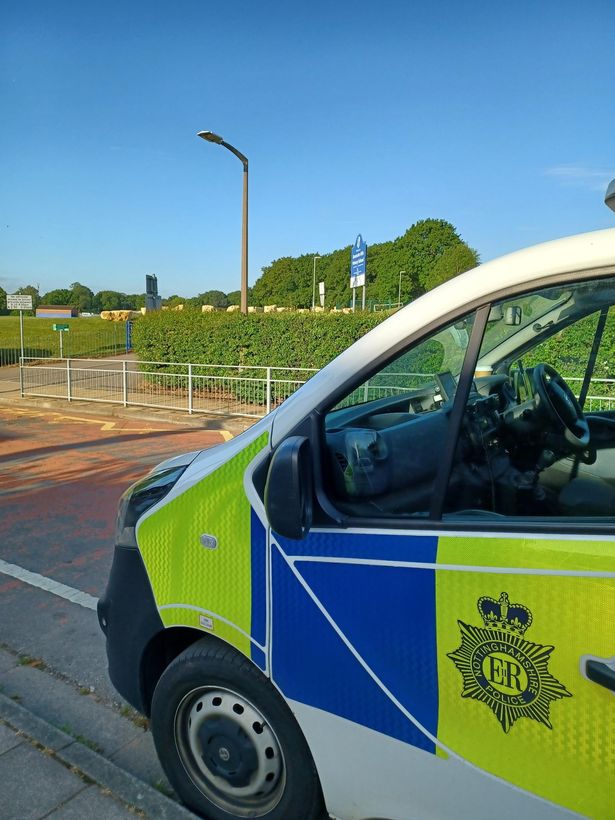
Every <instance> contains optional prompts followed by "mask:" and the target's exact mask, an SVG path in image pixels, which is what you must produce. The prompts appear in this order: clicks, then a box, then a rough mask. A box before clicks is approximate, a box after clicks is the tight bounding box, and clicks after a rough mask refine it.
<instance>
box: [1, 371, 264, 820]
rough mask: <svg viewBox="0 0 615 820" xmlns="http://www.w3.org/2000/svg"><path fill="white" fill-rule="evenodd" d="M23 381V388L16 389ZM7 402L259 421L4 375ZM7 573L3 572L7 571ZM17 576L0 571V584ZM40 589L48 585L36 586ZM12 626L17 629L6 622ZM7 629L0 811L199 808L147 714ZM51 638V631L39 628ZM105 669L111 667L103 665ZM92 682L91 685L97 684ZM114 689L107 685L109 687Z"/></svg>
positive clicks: (195, 420)
mask: <svg viewBox="0 0 615 820" xmlns="http://www.w3.org/2000/svg"><path fill="white" fill-rule="evenodd" d="M15 387H17V389H15ZM0 404H1V405H5V406H7V405H8V406H10V407H13V408H15V407H20V408H32V407H37V408H45V409H50V410H54V411H59V412H62V413H66V414H71V413H72V414H78V415H80V416H85V417H87V415H88V414H91V415H95V416H97V417H100V416H101V415H107V416H109V417H111V418H129V419H134V420H137V419H138V420H139V421H144V420H149V421H164V422H165V423H172V424H178V425H181V426H184V427H191V428H200V429H206V430H218V431H221V432H224V434H225V435H224V437H225V438H226V437H228V438H230V437H232V436H233V435H237V434H238V433H239V432H241V431H242V430H244V429H246V428H247V427H249V426H250V424H252V423H253V422H252V421H251V420H249V419H241V418H231V417H221V416H210V417H207V416H201V415H200V416H198V417H194V416H188V415H186V414H185V413H179V412H174V411H171V410H154V409H149V408H147V409H146V408H142V407H141V408H139V407H127V408H124V407H121V406H116V405H101V404H96V405H88V404H87V402H71V403H70V404H69V403H68V402H66V401H63V400H59V399H58V400H55V399H32V398H25V399H23V398H20V396H19V389H18V384H17V385H15V384H11V382H10V380H9V379H5V380H2V381H0ZM2 580H4V576H3V579H2ZM14 583H19V582H14V581H11V580H8V581H7V582H6V583H2V582H1V581H0V593H3V592H4V591H5V590H7V591H8V589H9V588H10V587H11V585H12V584H14ZM32 594H33V595H43V594H44V593H42V592H40V591H39V590H33V591H32ZM9 631H10V630H9ZM3 634H4V635H5V636H6V634H7V633H6V632H5V629H4V627H3V630H2V633H0V816H1V817H2V818H3V820H10V819H11V818H14V820H25V818H32V820H36V819H37V818H54V819H59V818H62V819H63V820H71V819H72V818H75V820H77V818H79V820H81V818H83V817H87V816H89V817H96V818H103V820H106V818H109V820H115V818H124V817H126V818H128V817H130V818H134V817H143V818H161V820H167V818H169V820H172V819H173V820H174V818H191V817H195V815H193V814H192V813H191V812H190V811H188V810H187V809H186V808H184V807H183V806H182V805H181V804H180V803H179V802H178V799H177V797H176V795H175V794H174V793H173V790H172V789H171V786H170V785H169V783H168V781H167V780H166V777H165V776H164V773H163V772H162V769H161V768H160V764H159V763H158V759H157V756H156V752H155V749H154V745H153V740H152V735H151V733H150V732H149V729H148V723H147V721H146V720H145V719H144V718H143V717H142V716H140V715H138V714H137V713H136V712H134V710H132V709H131V708H130V707H129V706H128V705H127V704H125V703H123V702H121V700H120V699H119V697H117V696H116V700H113V695H112V694H111V693H112V691H113V690H112V689H111V687H110V684H107V685H106V686H102V687H101V691H100V692H99V691H97V690H95V689H94V687H86V686H80V685H78V684H76V683H75V680H68V679H66V678H64V677H63V676H62V675H61V674H59V673H57V671H55V670H54V669H52V668H49V667H47V666H46V665H45V663H44V662H43V661H42V660H40V659H37V658H32V657H29V656H28V655H25V654H22V653H19V652H18V651H15V649H14V644H13V646H12V647H9V646H7V645H6V644H3V643H2V641H3V637H2V635H3ZM40 637H41V639H42V640H44V636H40ZM104 671H105V672H106V669H105V670H104ZM92 690H94V691H92ZM105 690H108V691H105Z"/></svg>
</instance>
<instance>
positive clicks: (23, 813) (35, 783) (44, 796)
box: [0, 743, 86, 820]
mask: <svg viewBox="0 0 615 820" xmlns="http://www.w3.org/2000/svg"><path fill="white" fill-rule="evenodd" d="M0 767H1V772H2V804H3V807H2V817H3V820H38V818H40V817H44V816H45V815H46V814H48V813H49V812H50V811H53V809H55V808H56V807H57V806H58V805H60V804H62V803H65V802H66V801H67V800H70V798H71V797H74V796H75V795H77V794H79V792H81V791H83V790H84V789H85V788H86V784H85V783H84V781H83V780H82V779H81V778H80V777H78V776H77V775H76V774H74V773H72V772H70V771H69V770H68V769H67V768H66V766H63V765H62V764H61V763H60V762H58V761H57V760H55V759H54V758H53V757H51V756H49V755H47V754H44V753H42V752H40V751H39V750H38V749H36V748H35V747H34V746H32V745H30V744H27V743H21V744H20V745H19V746H16V747H15V748H13V749H10V750H9V751H8V752H5V753H4V754H3V755H2V756H0Z"/></svg>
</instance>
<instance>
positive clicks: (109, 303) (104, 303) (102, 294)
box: [94, 290, 126, 310]
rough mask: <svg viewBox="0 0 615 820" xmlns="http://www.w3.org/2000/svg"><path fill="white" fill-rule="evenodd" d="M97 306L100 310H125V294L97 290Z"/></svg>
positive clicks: (115, 291)
mask: <svg viewBox="0 0 615 820" xmlns="http://www.w3.org/2000/svg"><path fill="white" fill-rule="evenodd" d="M94 298H95V299H96V303H97V305H100V310H125V309H126V308H124V303H125V302H126V294H125V293H120V292H119V291H117V290H99V291H98V293H97V294H96V296H95V297H94Z"/></svg>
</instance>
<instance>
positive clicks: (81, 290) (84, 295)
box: [69, 282, 94, 313]
mask: <svg viewBox="0 0 615 820" xmlns="http://www.w3.org/2000/svg"><path fill="white" fill-rule="evenodd" d="M70 288H71V296H70V303H69V304H71V305H74V306H75V307H76V308H78V309H79V313H89V312H90V311H91V310H92V302H93V300H94V294H93V292H92V291H91V290H90V289H89V288H88V287H87V285H82V284H81V282H73V284H72V285H71V286H70Z"/></svg>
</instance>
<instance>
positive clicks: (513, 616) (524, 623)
mask: <svg viewBox="0 0 615 820" xmlns="http://www.w3.org/2000/svg"><path fill="white" fill-rule="evenodd" d="M478 611H479V612H480V614H481V618H482V619H483V622H484V624H485V626H488V627H491V628H492V629H503V630H504V631H506V632H514V633H515V634H516V635H523V633H524V632H525V630H526V629H529V627H530V626H531V625H532V613H531V612H530V610H529V609H528V608H527V607H526V606H523V604H511V603H510V600H509V599H508V593H507V592H502V594H501V595H500V598H499V600H498V601H496V600H495V598H489V597H488V596H483V597H482V598H479V599H478Z"/></svg>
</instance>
